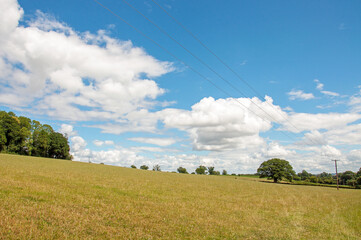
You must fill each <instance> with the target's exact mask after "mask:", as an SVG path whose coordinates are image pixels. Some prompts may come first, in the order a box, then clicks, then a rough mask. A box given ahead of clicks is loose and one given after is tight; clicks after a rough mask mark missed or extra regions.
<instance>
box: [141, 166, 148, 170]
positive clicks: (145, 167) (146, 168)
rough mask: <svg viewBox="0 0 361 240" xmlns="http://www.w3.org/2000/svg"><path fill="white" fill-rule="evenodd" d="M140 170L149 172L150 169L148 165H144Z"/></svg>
mask: <svg viewBox="0 0 361 240" xmlns="http://www.w3.org/2000/svg"><path fill="white" fill-rule="evenodd" d="M140 169H142V170H148V169H149V167H148V166H147V165H142V166H140Z"/></svg>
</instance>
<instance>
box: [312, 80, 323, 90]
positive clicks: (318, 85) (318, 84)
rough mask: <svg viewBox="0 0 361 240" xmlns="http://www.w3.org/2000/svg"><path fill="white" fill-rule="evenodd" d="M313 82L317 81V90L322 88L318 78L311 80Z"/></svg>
mask: <svg viewBox="0 0 361 240" xmlns="http://www.w3.org/2000/svg"><path fill="white" fill-rule="evenodd" d="M313 81H314V82H315V83H317V86H316V89H317V90H323V86H324V85H323V83H321V82H320V80H318V79H315V80H313Z"/></svg>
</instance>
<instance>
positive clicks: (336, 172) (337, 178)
mask: <svg viewBox="0 0 361 240" xmlns="http://www.w3.org/2000/svg"><path fill="white" fill-rule="evenodd" d="M331 161H333V162H335V168H336V180H337V190H339V189H338V175H337V162H338V161H340V160H331Z"/></svg>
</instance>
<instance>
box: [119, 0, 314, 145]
mask: <svg viewBox="0 0 361 240" xmlns="http://www.w3.org/2000/svg"><path fill="white" fill-rule="evenodd" d="M123 1H124V2H126V3H127V4H128V5H129V6H131V5H130V4H129V3H128V2H127V1H125V0H123ZM152 2H153V3H154V4H156V5H157V6H158V7H159V8H160V9H162V10H163V11H164V12H165V13H166V14H167V15H168V16H169V17H170V18H172V19H173V21H175V22H176V23H177V24H178V25H179V26H180V27H181V28H183V30H185V31H186V32H187V33H188V34H189V35H191V36H192V37H193V38H194V39H195V40H196V41H197V42H198V43H199V44H200V45H202V46H203V47H204V48H205V49H206V50H207V51H208V52H210V53H211V54H212V55H213V56H214V57H216V58H217V60H218V61H219V62H221V63H222V64H223V65H224V66H225V67H226V68H227V69H228V70H230V71H231V72H232V73H233V74H234V75H235V76H236V77H237V78H238V79H239V80H241V81H242V82H243V83H244V84H246V85H247V87H248V88H249V89H251V90H252V91H253V92H254V93H255V94H256V96H258V97H259V98H260V99H264V100H265V101H266V103H267V104H268V105H269V106H271V107H272V108H273V109H275V107H274V106H273V105H272V104H270V103H269V102H268V101H267V100H266V99H265V98H264V97H263V96H262V95H261V94H260V93H259V92H258V91H257V90H256V89H255V88H253V87H252V86H251V85H250V84H249V83H248V82H247V81H246V80H244V79H243V78H242V77H241V76H240V75H239V74H238V73H237V72H236V71H235V70H233V68H231V67H230V66H229V65H228V64H227V63H226V62H225V61H223V60H222V59H221V58H220V57H219V56H218V55H217V54H216V53H215V52H214V51H212V50H211V49H210V48H209V47H207V45H206V44H204V43H203V42H202V41H201V40H200V39H199V38H198V37H197V36H196V35H195V34H193V33H192V32H191V31H190V30H189V29H188V28H186V27H185V26H184V25H183V24H182V23H181V22H180V21H178V20H177V19H176V18H175V17H173V16H172V15H171V14H170V13H169V12H168V11H167V10H166V9H164V8H163V7H162V6H161V5H160V4H159V3H157V2H156V1H155V0H152ZM131 7H132V6H131ZM132 8H133V9H135V8H134V7H132ZM136 11H137V12H139V11H138V10H136ZM140 14H141V13H140ZM142 15H143V14H142ZM143 16H144V15H143ZM144 17H145V16H144ZM145 18H147V17H145ZM147 19H148V18H147ZM149 21H150V20H149ZM156 27H157V28H158V29H160V30H161V31H162V32H164V31H163V30H162V29H161V28H160V27H158V26H156ZM166 35H167V36H169V34H166ZM169 37H170V36H169ZM171 38H172V37H171ZM172 39H173V38H172ZM187 52H189V51H188V50H187ZM191 55H192V56H194V55H193V54H191ZM196 58H197V59H198V57H196ZM217 76H219V75H218V74H217ZM221 78H222V79H223V77H221ZM223 80H225V79H223ZM225 81H226V82H227V83H228V84H230V85H231V86H232V87H233V88H236V87H234V85H233V84H231V83H229V82H228V81H227V80H225ZM237 91H238V92H240V91H239V90H238V89H237ZM241 94H242V95H243V96H244V97H246V96H245V95H244V94H243V93H241ZM275 110H276V113H277V114H278V115H279V116H281V117H282V118H283V119H284V120H285V121H286V122H288V123H289V124H290V125H291V126H292V127H294V129H296V130H297V131H299V132H301V131H300V130H299V129H298V128H297V127H296V126H295V125H294V124H293V123H292V122H291V121H289V120H288V119H287V118H286V117H284V116H283V115H282V114H280V113H278V111H277V109H275ZM311 141H313V140H311ZM313 143H316V145H318V144H319V143H318V142H315V141H313Z"/></svg>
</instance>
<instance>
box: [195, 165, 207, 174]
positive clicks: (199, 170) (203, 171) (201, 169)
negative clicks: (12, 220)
mask: <svg viewBox="0 0 361 240" xmlns="http://www.w3.org/2000/svg"><path fill="white" fill-rule="evenodd" d="M206 170H207V168H206V167H205V166H202V165H201V166H199V167H198V168H197V169H196V173H197V174H201V175H203V174H206Z"/></svg>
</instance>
